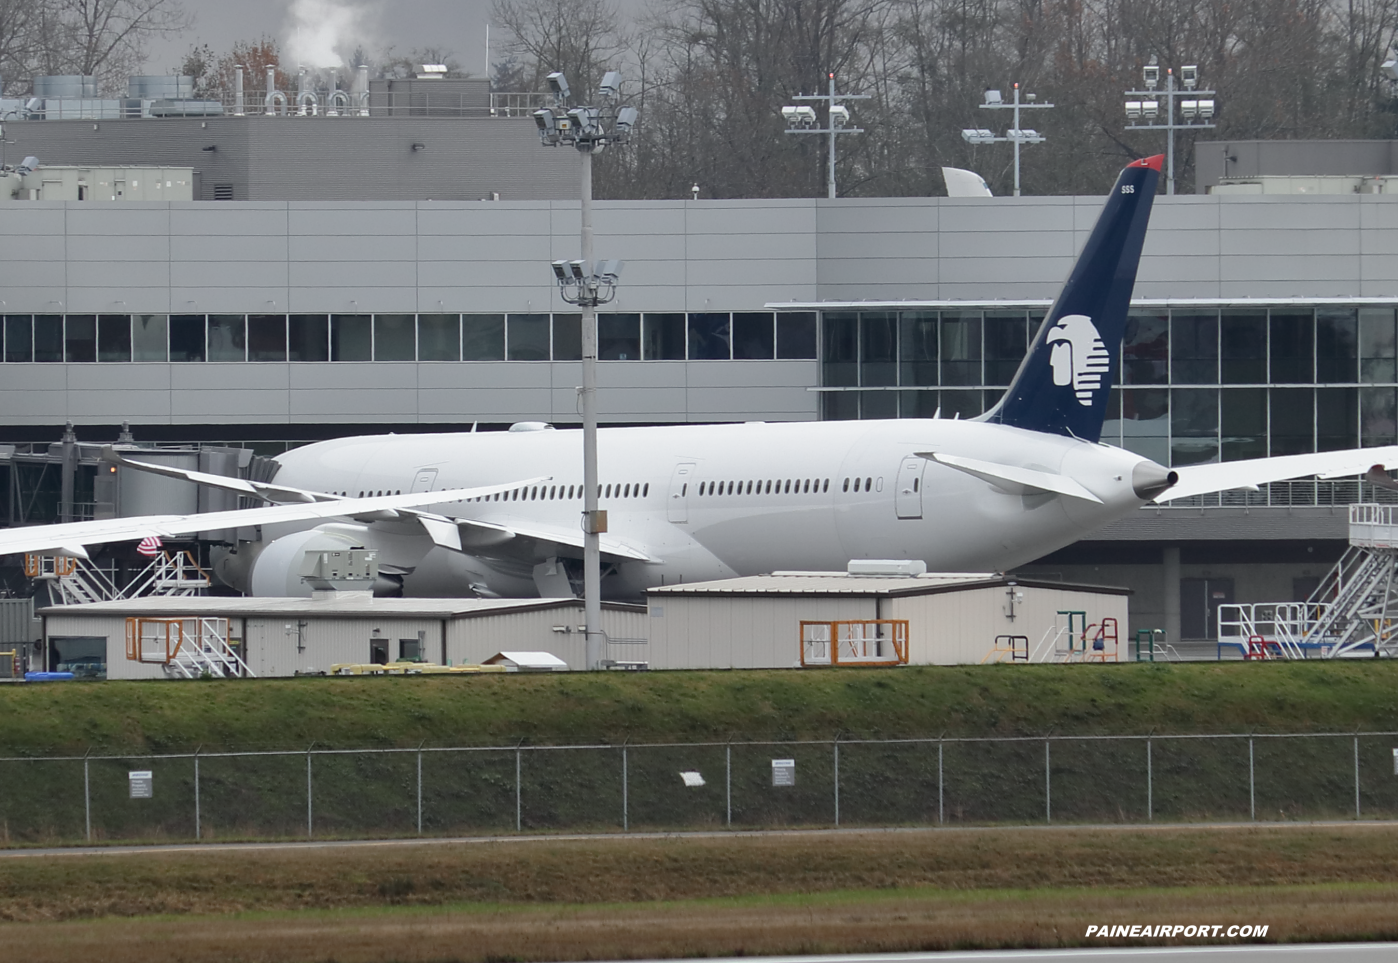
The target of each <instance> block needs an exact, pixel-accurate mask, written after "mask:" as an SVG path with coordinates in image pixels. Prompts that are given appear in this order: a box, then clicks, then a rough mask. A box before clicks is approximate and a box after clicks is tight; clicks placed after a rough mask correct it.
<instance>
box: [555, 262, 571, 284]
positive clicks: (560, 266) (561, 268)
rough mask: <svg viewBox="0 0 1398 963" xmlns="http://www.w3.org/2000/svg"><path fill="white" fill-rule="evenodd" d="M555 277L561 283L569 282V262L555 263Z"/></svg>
mask: <svg viewBox="0 0 1398 963" xmlns="http://www.w3.org/2000/svg"><path fill="white" fill-rule="evenodd" d="M553 276H554V277H555V278H557V279H558V280H560V281H566V280H568V262H567V261H554V262H553Z"/></svg>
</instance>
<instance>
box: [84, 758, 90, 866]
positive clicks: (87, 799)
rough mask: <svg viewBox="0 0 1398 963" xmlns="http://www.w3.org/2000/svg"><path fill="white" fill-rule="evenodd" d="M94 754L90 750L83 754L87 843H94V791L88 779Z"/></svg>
mask: <svg viewBox="0 0 1398 963" xmlns="http://www.w3.org/2000/svg"><path fill="white" fill-rule="evenodd" d="M91 754H92V750H91V749H88V750H87V752H85V753H83V819H84V820H85V821H86V823H87V841H88V842H89V843H90V842H92V790H91V784H90V783H89V782H88V778H87V757H88V756H89V755H91Z"/></svg>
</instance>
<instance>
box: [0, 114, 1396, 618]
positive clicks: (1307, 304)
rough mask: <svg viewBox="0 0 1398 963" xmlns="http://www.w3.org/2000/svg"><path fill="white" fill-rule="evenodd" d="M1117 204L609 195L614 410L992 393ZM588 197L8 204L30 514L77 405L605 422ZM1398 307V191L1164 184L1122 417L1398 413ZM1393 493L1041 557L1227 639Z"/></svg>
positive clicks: (961, 407)
mask: <svg viewBox="0 0 1398 963" xmlns="http://www.w3.org/2000/svg"><path fill="white" fill-rule="evenodd" d="M261 122H264V123H275V122H276V121H266V120H263V121H261ZM488 122H489V121H483V123H488ZM170 123H194V122H193V121H178V122H174V121H171V122H170ZM509 123H518V121H510V122H509ZM538 149H539V150H540V151H543V150H544V148H538ZM57 160H61V158H57ZM601 163H605V158H604V159H603V160H602V161H601ZM1101 204H1102V199H1101V198H1098V197H1021V198H987V199H949V198H890V199H839V200H824V199H819V200H817V199H795V200H746V201H724V200H698V201H690V200H674V201H611V202H598V203H597V204H596V228H597V240H596V251H597V253H598V256H599V257H608V258H620V259H623V260H624V261H625V262H626V267H625V270H624V273H623V275H622V284H621V288H620V293H619V295H618V297H617V299H616V301H615V302H614V303H612V304H610V305H608V306H607V307H606V308H605V309H604V312H603V314H602V316H601V320H600V322H599V325H600V327H599V330H600V342H601V344H600V348H601V357H602V362H601V365H600V369H601V370H600V374H599V378H600V385H601V391H600V396H599V404H600V410H601V417H602V420H603V423H604V424H655V423H703V422H721V421H748V420H793V419H796V420H808V419H848V418H889V417H931V416H933V415H934V414H935V413H937V412H940V416H941V417H971V416H974V415H976V414H979V413H980V412H982V411H983V410H985V409H986V408H987V407H988V406H989V405H991V404H993V403H994V401H995V400H996V399H997V398H998V396H999V394H1000V393H1001V392H1002V391H1003V390H1004V388H1005V386H1006V385H1007V384H1008V382H1009V380H1010V378H1011V377H1012V376H1013V374H1014V372H1015V369H1016V367H1017V365H1018V362H1019V360H1020V358H1021V357H1022V356H1023V354H1024V351H1025V348H1026V345H1027V343H1028V340H1029V339H1030V338H1031V337H1032V335H1033V333H1034V331H1035V329H1036V325H1037V323H1038V321H1039V320H1040V319H1041V318H1042V316H1043V314H1044V313H1045V311H1046V309H1047V307H1048V304H1049V300H1050V299H1051V298H1052V297H1053V295H1054V294H1055V293H1056V291H1057V289H1058V286H1059V285H1060V283H1061V282H1062V279H1063V278H1064V276H1065V275H1066V273H1067V271H1068V269H1069V267H1070V265H1071V263H1072V261H1073V259H1074V257H1075V255H1076V252H1077V249H1078V248H1079V246H1080V245H1081V244H1082V243H1083V241H1084V240H1085V238H1086V235H1087V232H1088V231H1089V230H1090V228H1091V226H1092V224H1093V223H1094V221H1095V219H1096V217H1097V214H1098V212H1099V210H1100V207H1101ZM578 228H579V205H578V203H577V202H576V201H565V200H557V199H537V200H509V199H502V200H483V201H473V200H468V201H462V200H438V199H434V200H427V199H418V200H403V199H399V200H317V199H315V198H314V197H308V198H307V199H304V200H262V201H240V200H232V201H210V202H200V201H193V202H128V203H124V204H92V203H84V202H82V201H71V202H45V201H37V202H29V203H15V204H10V205H7V206H6V207H5V216H4V217H3V218H0V250H2V251H3V258H0V287H3V291H0V295H3V303H0V312H2V313H3V315H4V318H3V358H4V361H3V363H0V375H3V377H0V411H4V412H5V418H4V427H3V430H0V434H2V435H3V437H0V442H7V443H10V444H12V445H16V446H18V447H17V448H16V449H15V453H14V454H10V455H8V456H7V457H9V458H10V459H11V470H10V471H9V472H8V473H6V472H0V483H3V484H4V485H5V486H6V494H5V498H6V501H7V504H8V505H9V521H10V523H12V524H15V523H24V522H25V521H27V520H32V518H33V516H32V515H28V514H26V511H25V504H26V499H27V498H28V499H29V500H30V503H32V501H33V499H32V498H31V497H30V495H29V494H28V493H27V492H28V489H27V488H26V485H29V484H31V482H30V481H26V478H28V477H30V476H26V475H24V473H23V472H21V471H19V470H18V468H19V467H22V466H20V465H19V460H21V459H20V457H19V456H20V455H22V454H23V452H24V451H25V450H26V446H34V445H38V446H47V445H48V443H50V442H56V441H57V440H58V438H59V436H60V435H61V433H62V431H63V427H64V424H65V423H66V422H72V423H73V425H74V426H75V431H76V435H77V438H78V440H79V441H80V442H98V441H110V440H112V439H114V438H115V437H116V435H117V432H118V431H119V429H120V425H121V423H122V422H129V424H130V426H131V430H132V433H133V434H134V436H135V438H136V440H138V441H142V442H161V443H165V442H171V443H173V442H179V443H191V444H206V445H212V444H223V445H234V446H245V447H252V448H253V449H254V450H256V451H257V452H258V453H259V454H275V453H276V452H277V451H279V450H282V449H284V448H285V447H286V446H288V445H292V444H296V443H299V442H303V441H308V440H313V439H318V438H324V437H329V436H334V435H338V434H347V433H354V432H362V431H399V432H403V431H421V430H450V429H465V428H469V427H470V426H472V425H473V424H474V425H479V426H480V427H481V428H482V429H489V428H497V427H503V426H506V425H508V424H510V423H512V422H516V421H526V420H540V421H548V422H552V423H554V424H556V425H559V426H560V427H566V426H571V425H577V424H578V423H579V422H580V417H579V415H578V409H577V404H576V386H577V385H578V384H579V383H580V372H579V364H578V357H579V354H580V333H579V319H578V316H577V315H576V314H575V313H573V312H572V311H571V310H570V309H569V307H568V306H567V305H566V304H564V303H563V302H562V301H561V299H560V298H559V296H558V293H557V290H556V288H555V286H554V283H553V280H552V274H551V271H550V269H549V262H550V261H552V260H555V259H558V258H569V257H575V256H576V255H577V252H578ZM1396 311H1398V198H1396V197H1391V196H1386V195H1370V194H1355V195H1349V196H1319V197H1317V196H1176V197H1160V198H1158V199H1157V201H1156V205H1155V212H1154V215H1153V219H1152V224H1151V228H1150V232H1149V234H1148V236H1147V239H1146V248H1145V254H1144V257H1143V259H1142V262H1141V269H1140V275H1139V280H1138V283H1137V286H1136V304H1135V308H1134V311H1133V319H1132V323H1131V324H1130V325H1129V327H1128V335H1127V339H1126V343H1125V345H1124V346H1123V349H1122V357H1121V359H1119V360H1120V369H1119V370H1120V372H1121V377H1120V379H1119V381H1120V387H1119V388H1118V389H1117V390H1116V392H1115V396H1114V398H1113V401H1112V410H1113V413H1114V417H1113V418H1111V420H1110V421H1109V422H1108V424H1107V426H1106V432H1105V434H1104V438H1103V440H1104V441H1107V442H1108V443H1111V444H1119V445H1122V446H1124V447H1126V448H1129V449H1132V450H1134V451H1137V452H1140V453H1141V454H1144V455H1147V456H1149V457H1151V458H1154V459H1156V460H1158V461H1161V462H1162V463H1169V464H1175V465H1183V464H1194V463H1199V462H1206V461H1210V460H1214V459H1218V458H1222V459H1225V460H1227V459H1236V458H1248V457H1259V456H1264V455H1268V454H1273V455H1275V454H1290V453H1296V452H1306V451H1314V450H1325V449H1332V448H1343V447H1352V446H1355V445H1360V444H1364V445H1371V444H1392V443H1394V442H1395V440H1398V330H1396V325H1398V319H1396V318H1395V312H1396ZM1378 494H1383V493H1378ZM1375 497H1377V495H1376V493H1374V492H1373V491H1371V490H1370V488H1369V486H1367V485H1361V483H1359V482H1358V481H1356V480H1353V479H1349V480H1337V481H1306V482H1293V483H1284V484H1277V485H1272V486H1269V487H1268V488H1266V489H1264V490H1261V491H1256V492H1232V493H1226V494H1224V495H1223V496H1214V497H1209V498H1204V499H1195V500H1194V501H1193V502H1192V503H1187V504H1179V503H1175V504H1172V505H1171V506H1170V507H1168V508H1150V509H1145V510H1142V511H1141V512H1139V513H1138V514H1137V517H1135V518H1132V519H1130V520H1128V521H1125V522H1122V523H1119V524H1117V525H1115V526H1113V527H1112V528H1110V529H1108V530H1106V531H1104V532H1099V533H1095V534H1092V535H1090V536H1088V539H1087V540H1085V541H1083V542H1080V543H1079V544H1078V545H1076V546H1073V547H1072V548H1070V549H1067V550H1065V551H1063V552H1060V553H1058V554H1057V555H1055V556H1052V557H1050V558H1048V559H1043V560H1040V562H1038V563H1036V564H1035V565H1033V566H1031V567H1029V568H1028V569H1026V572H1027V573H1032V574H1034V575H1035V576H1036V577H1040V578H1044V577H1049V578H1052V577H1059V578H1063V579H1066V580H1069V581H1074V582H1085V583H1097V584H1118V585H1126V586H1128V587H1130V588H1132V589H1133V590H1134V593H1135V594H1134V595H1133V597H1132V601H1131V610H1132V625H1133V627H1161V628H1165V629H1166V630H1167V631H1168V632H1169V633H1170V636H1171V637H1172V638H1176V639H1179V638H1184V639H1189V638H1204V637H1207V636H1208V635H1209V633H1210V632H1211V625H1210V621H1211V620H1210V618H1209V613H1210V612H1211V611H1212V609H1213V608H1214V607H1216V606H1217V604H1219V603H1220V602H1226V601H1249V600H1258V601H1260V600H1272V599H1276V600H1279V599H1290V598H1293V597H1299V598H1304V597H1305V595H1306V594H1308V592H1309V590H1310V587H1311V586H1313V585H1314V582H1315V580H1316V579H1318V578H1319V577H1320V576H1321V575H1322V574H1323V573H1324V572H1325V571H1326V569H1327V568H1328V567H1329V565H1330V564H1331V563H1332V562H1333V561H1334V560H1335V558H1337V557H1338V555H1339V553H1340V552H1341V550H1342V549H1343V546H1344V538H1345V508H1344V506H1345V505H1346V504H1347V503H1349V502H1353V501H1355V500H1358V499H1360V498H1364V499H1369V500H1372V499H1374V498H1375ZM79 500H81V499H79ZM78 514H81V511H80V510H79V511H78Z"/></svg>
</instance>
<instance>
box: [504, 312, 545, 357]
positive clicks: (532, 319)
mask: <svg viewBox="0 0 1398 963" xmlns="http://www.w3.org/2000/svg"><path fill="white" fill-rule="evenodd" d="M505 345H506V350H507V354H506V357H507V358H508V359H509V360H511V361H547V360H549V316H548V315H547V314H512V315H510V316H509V318H508V325H507V327H506V340H505Z"/></svg>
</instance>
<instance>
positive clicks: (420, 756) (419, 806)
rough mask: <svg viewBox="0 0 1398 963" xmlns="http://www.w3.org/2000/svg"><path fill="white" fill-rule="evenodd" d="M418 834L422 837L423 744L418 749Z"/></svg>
mask: <svg viewBox="0 0 1398 963" xmlns="http://www.w3.org/2000/svg"><path fill="white" fill-rule="evenodd" d="M417 834H418V835H419V836H421V835H422V744H421V743H419V744H418V747H417Z"/></svg>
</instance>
